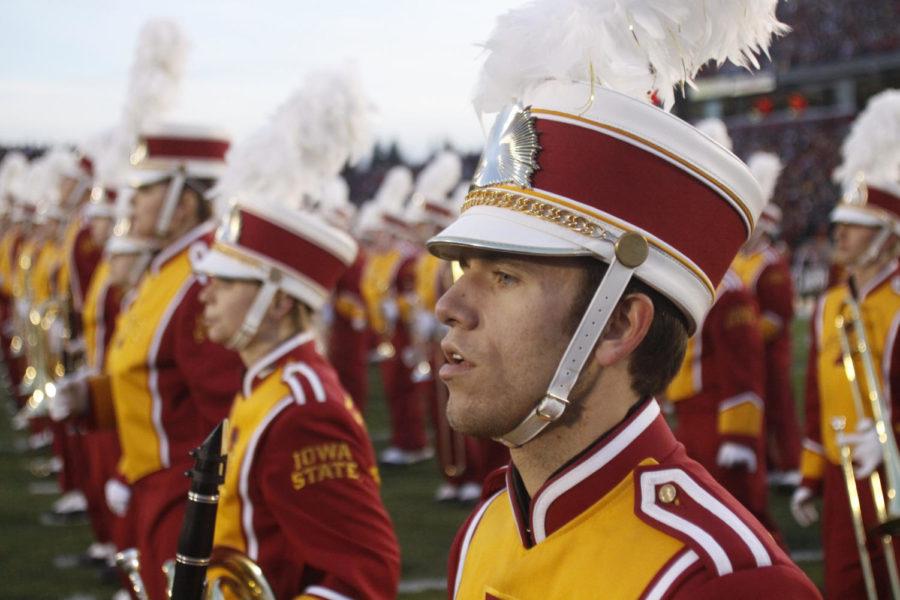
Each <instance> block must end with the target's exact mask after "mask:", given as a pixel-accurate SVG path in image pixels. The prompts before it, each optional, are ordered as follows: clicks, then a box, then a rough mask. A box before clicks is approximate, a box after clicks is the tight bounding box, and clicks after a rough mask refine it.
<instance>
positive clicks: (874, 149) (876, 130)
mask: <svg viewBox="0 0 900 600" xmlns="http://www.w3.org/2000/svg"><path fill="white" fill-rule="evenodd" d="M898 119H900V92H898V91H897V90H888V91H886V92H882V93H881V94H879V95H878V96H875V97H874V98H872V99H871V100H870V101H869V104H868V106H867V108H866V110H865V111H864V112H863V113H862V114H860V116H859V117H858V118H857V120H856V122H855V123H854V125H853V128H852V130H851V132H850V134H849V135H848V137H847V139H846V140H845V142H844V145H843V147H842V154H843V164H842V165H841V167H840V168H839V169H838V170H837V171H836V172H835V173H836V178H838V179H839V180H840V181H841V183H842V184H843V186H844V192H845V195H844V197H843V199H842V201H841V203H840V204H838V206H837V208H836V209H835V210H834V212H833V213H832V216H831V219H832V222H833V223H835V230H834V259H835V262H836V263H838V264H840V265H842V266H843V267H844V268H845V269H846V270H847V273H848V275H849V278H850V280H851V282H852V286H853V287H852V288H851V283H841V284H839V285H835V286H834V287H832V288H830V289H829V290H828V291H827V292H826V293H825V294H824V295H823V296H822V297H821V298H820V300H819V302H818V305H817V307H816V311H815V313H814V315H813V319H812V322H811V329H812V333H811V342H810V354H809V366H808V370H807V384H806V437H805V439H804V441H803V452H802V456H801V462H800V468H801V474H802V476H803V480H802V483H801V485H800V487H798V488H797V490H796V492H795V493H794V496H793V498H792V500H791V510H792V512H793V514H794V517H795V518H796V519H797V521H798V522H799V523H800V524H801V525H804V526H808V525H810V524H811V523H813V522H815V521H816V520H817V519H818V516H819V515H818V511H817V510H816V508H815V506H814V504H813V500H814V499H815V497H816V496H818V495H821V496H822V498H823V512H824V514H823V517H822V543H823V546H824V551H825V591H826V595H827V596H828V597H829V598H861V597H865V594H866V576H865V575H864V571H863V569H864V567H863V562H862V560H861V557H860V552H859V549H858V548H857V545H856V542H855V530H854V525H853V521H852V517H853V512H852V511H851V501H850V500H849V496H848V494H849V493H851V492H850V491H848V486H849V485H850V484H851V483H852V482H851V481H850V480H849V479H845V478H844V475H843V474H842V471H841V447H842V446H849V448H850V451H851V456H852V460H853V467H854V471H855V478H856V479H855V484H854V485H853V486H852V487H855V488H856V490H857V493H858V495H859V504H860V506H861V512H862V529H863V531H862V535H864V536H866V540H867V542H866V552H867V553H868V555H869V559H870V561H871V564H872V567H873V571H874V583H875V587H876V588H877V594H878V597H888V596H889V595H890V594H891V592H890V582H889V575H888V571H887V566H886V560H885V552H884V549H883V547H882V544H881V539H880V538H879V537H878V536H876V535H874V533H872V532H873V528H874V527H875V526H876V525H878V522H879V519H878V517H877V516H876V513H875V504H874V503H873V492H872V487H871V486H870V481H869V478H870V475H871V474H872V473H873V472H875V471H876V470H878V471H880V472H881V482H882V485H885V484H886V483H887V480H886V478H885V477H884V471H883V469H882V468H881V466H882V464H883V462H884V460H885V458H884V457H885V454H884V453H883V449H882V445H881V443H880V442H879V436H878V432H877V428H878V426H880V425H881V424H879V423H875V422H874V419H875V415H873V406H872V403H871V402H870V401H869V397H870V396H869V395H870V394H871V393H873V392H877V393H878V394H879V395H881V396H882V398H883V408H882V410H883V411H884V414H885V417H884V418H885V419H886V422H885V423H884V426H885V431H886V433H887V435H894V436H895V435H896V434H895V432H896V430H897V424H898V422H900V419H898V416H900V404H898V390H900V348H898V336H897V331H898V328H900V272H898V265H897V257H898V254H900V182H898V181H897V173H898V168H900V165H898V164H897V160H898V159H897V155H896V153H895V152H894V153H893V154H892V152H893V150H894V149H895V148H896V147H897V144H898V143H900V140H898V139H897V138H896V137H895V136H896V130H893V129H891V128H889V127H885V126H884V124H885V122H889V121H891V120H893V121H894V122H896V121H897V120H898ZM854 305H857V306H858V307H859V316H860V318H861V319H860V323H861V325H862V329H863V331H864V334H865V337H866V338H867V342H868V344H867V348H866V351H865V353H864V354H861V353H860V352H858V351H856V349H857V347H858V346H857V344H858V342H859V341H860V340H859V336H858V335H857V333H856V332H855V331H854V330H853V328H852V318H853V316H854V312H855V311H854V310H853V306H854ZM839 323H840V324H842V325H843V327H840V328H839V327H838V325H839ZM842 330H843V334H844V335H846V341H847V343H848V344H849V345H850V346H849V347H848V348H846V349H844V348H842V346H843V342H842ZM850 347H852V348H853V349H854V350H853V351H851V350H850V349H849V348H850ZM866 355H867V357H866ZM867 361H870V362H869V364H870V365H871V366H872V367H873V369H872V370H873V371H874V376H875V380H876V381H875V386H870V385H869V383H868V378H867V377H866V362H867ZM848 367H852V369H853V371H855V375H854V378H855V379H856V381H857V385H858V388H857V389H858V391H859V394H860V400H861V402H859V403H857V402H856V401H855V400H854V396H855V392H854V390H853V384H852V382H851V381H850V379H849V377H848V375H849V372H848ZM873 387H875V388H876V389H872V388H873ZM860 411H861V412H860ZM839 430H840V431H839ZM896 466H897V465H887V466H886V467H887V468H896ZM866 532H868V534H867V533H866ZM895 558H896V551H895Z"/></svg>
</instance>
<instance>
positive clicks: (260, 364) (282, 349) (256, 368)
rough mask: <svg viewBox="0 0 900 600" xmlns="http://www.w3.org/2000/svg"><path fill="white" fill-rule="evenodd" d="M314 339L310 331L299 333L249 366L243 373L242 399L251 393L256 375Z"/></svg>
mask: <svg viewBox="0 0 900 600" xmlns="http://www.w3.org/2000/svg"><path fill="white" fill-rule="evenodd" d="M314 337H315V334H314V333H313V332H312V331H301V332H300V333H298V334H297V335H295V336H293V337H290V338H288V339H286V340H285V341H283V342H281V344H279V345H278V346H276V347H275V349H274V350H272V351H271V352H269V353H268V354H266V355H265V356H263V357H262V358H260V359H259V360H257V361H256V362H255V363H253V364H252V365H250V368H249V369H247V372H246V373H244V398H247V397H249V396H250V394H251V393H253V380H254V379H256V376H257V375H259V374H260V373H261V372H262V371H264V370H265V369H266V368H267V367H269V366H271V365H272V363H273V362H275V361H276V360H278V359H279V358H281V357H282V356H284V355H285V354H287V353H288V352H290V351H291V350H293V349H294V348H297V347H299V346H302V345H303V344H305V343H306V342H309V341H311V340H312V339H313V338H314Z"/></svg>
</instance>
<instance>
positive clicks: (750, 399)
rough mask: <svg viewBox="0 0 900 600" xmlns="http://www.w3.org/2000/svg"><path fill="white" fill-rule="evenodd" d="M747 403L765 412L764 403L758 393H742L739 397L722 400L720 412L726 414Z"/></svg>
mask: <svg viewBox="0 0 900 600" xmlns="http://www.w3.org/2000/svg"><path fill="white" fill-rule="evenodd" d="M747 403H749V404H753V405H755V406H756V407H757V408H758V409H759V410H765V408H764V405H763V401H762V400H761V399H760V397H759V396H758V395H757V394H756V392H742V393H740V394H738V395H737V396H732V397H731V398H728V399H727V400H722V402H720V403H719V412H725V411H726V410H729V409H731V408H734V407H735V406H739V405H741V404H747Z"/></svg>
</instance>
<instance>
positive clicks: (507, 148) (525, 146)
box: [473, 104, 541, 188]
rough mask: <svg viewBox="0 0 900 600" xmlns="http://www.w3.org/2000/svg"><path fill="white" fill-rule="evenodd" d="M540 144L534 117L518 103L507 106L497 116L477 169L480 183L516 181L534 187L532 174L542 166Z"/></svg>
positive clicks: (478, 184)
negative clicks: (539, 159)
mask: <svg viewBox="0 0 900 600" xmlns="http://www.w3.org/2000/svg"><path fill="white" fill-rule="evenodd" d="M540 150H541V146H540V144H539V143H538V134H537V131H536V130H535V127H534V117H533V116H531V111H530V110H529V109H528V108H522V106H521V105H519V104H513V105H510V106H507V107H506V108H504V109H503V111H502V112H501V113H500V114H499V115H498V116H497V120H496V121H495V122H494V126H493V127H492V128H491V133H490V135H489V136H488V140H487V143H486V144H485V147H484V153H483V154H482V155H481V160H480V161H479V163H478V168H477V169H476V171H475V177H474V178H473V183H474V185H475V186H477V187H484V186H488V185H496V184H501V183H513V184H515V185H518V186H519V187H523V188H530V187H531V177H532V176H533V175H534V172H535V171H536V170H538V169H539V168H540V166H539V165H538V163H537V154H538V152H540Z"/></svg>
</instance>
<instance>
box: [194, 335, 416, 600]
mask: <svg viewBox="0 0 900 600" xmlns="http://www.w3.org/2000/svg"><path fill="white" fill-rule="evenodd" d="M230 422H231V427H232V433H231V435H230V436H229V437H230V443H229V445H230V448H229V464H228V470H227V473H226V479H225V484H224V486H223V488H222V497H221V501H220V505H219V513H218V517H217V521H216V535H215V545H217V546H228V547H231V548H234V549H236V550H239V551H241V552H244V553H245V554H247V555H248V556H249V557H250V558H251V559H253V560H255V561H257V562H258V564H259V565H260V567H261V568H262V570H263V573H264V575H265V576H266V578H267V579H268V580H269V583H270V584H271V585H272V588H273V591H274V592H275V596H276V597H278V598H290V597H294V596H296V595H299V594H303V595H304V597H306V596H313V597H317V598H329V599H330V598H345V597H349V598H367V599H380V598H383V599H388V598H390V599H393V598H395V597H396V593H397V584H398V580H399V575H400V554H399V548H398V545H397V540H396V538H395V536H394V532H393V527H392V525H391V522H390V518H389V517H388V515H387V511H386V510H385V508H384V506H383V505H382V503H381V498H380V492H379V477H378V470H377V467H376V464H375V456H374V452H373V450H372V444H371V441H370V440H369V436H368V434H367V433H366V430H365V425H364V423H363V420H362V417H361V416H360V414H359V411H357V410H356V408H355V406H354V404H353V402H352V401H351V400H350V398H349V397H348V396H347V393H346V392H345V391H344V389H343V388H342V387H341V384H340V382H339V381H338V378H337V374H336V373H335V372H334V370H333V369H332V367H331V365H329V364H328V363H327V361H325V359H324V358H322V357H321V356H320V355H319V354H318V353H317V352H316V350H315V342H314V341H313V339H312V335H311V334H308V333H303V334H299V335H297V336H295V337H294V338H292V339H290V340H288V341H286V342H285V343H283V344H282V345H281V346H280V347H278V348H276V349H275V350H274V351H272V352H271V353H270V354H269V355H267V356H265V357H263V358H262V359H260V360H259V361H258V362H257V363H256V364H254V365H253V366H252V367H251V368H250V369H249V370H248V371H247V374H246V375H245V378H244V387H243V392H242V393H241V394H239V395H238V397H237V398H236V399H235V402H234V407H233V409H232V412H231V418H230ZM212 575H214V573H213V574H212Z"/></svg>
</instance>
